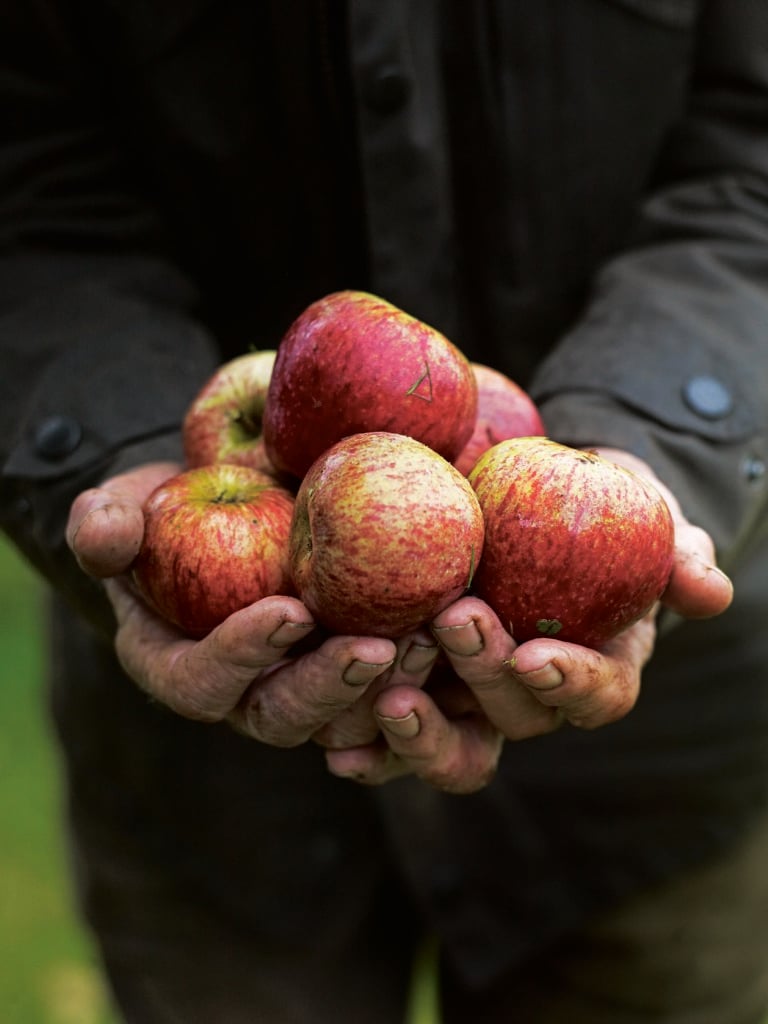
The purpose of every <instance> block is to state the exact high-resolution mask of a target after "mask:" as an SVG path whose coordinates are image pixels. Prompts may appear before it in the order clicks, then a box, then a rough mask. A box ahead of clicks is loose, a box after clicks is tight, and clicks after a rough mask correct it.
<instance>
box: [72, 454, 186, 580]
mask: <svg viewBox="0 0 768 1024" xmlns="http://www.w3.org/2000/svg"><path fill="white" fill-rule="evenodd" d="M179 471H180V467H179V466H178V465H177V464H176V463H172V462H156V463H149V464H147V465H145V466H141V467H139V468H137V469H134V470H131V471H129V472H127V473H123V474H121V475H120V476H116V477H112V478H111V479H110V480H106V481H105V482H104V483H103V484H101V485H100V486H99V487H93V488H90V489H89V490H87V491H83V492H82V494H80V495H78V497H77V498H75V500H74V502H73V503H72V507H71V509H70V512H69V519H68V522H67V528H66V539H67V544H68V545H69V547H70V548H71V550H72V552H73V554H74V555H75V558H76V559H77V561H78V564H79V565H80V568H81V569H83V571H84V572H86V573H88V575H89V576H96V577H99V578H105V577H108V576H116V575H118V574H119V573H122V572H125V571H126V569H127V568H128V567H129V566H130V564H131V562H132V561H133V559H134V558H135V557H136V555H137V554H138V551H139V548H140V547H141V541H142V538H143V536H144V515H143V513H142V506H143V504H144V502H145V500H146V499H147V497H148V496H149V495H150V494H151V493H152V491H153V490H154V489H155V487H157V486H159V484H161V483H162V482H163V481H164V480H167V479H168V478H169V477H171V476H173V475H174V474H175V473H177V472H179Z"/></svg>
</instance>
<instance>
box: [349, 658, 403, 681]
mask: <svg viewBox="0 0 768 1024" xmlns="http://www.w3.org/2000/svg"><path fill="white" fill-rule="evenodd" d="M391 666H392V662H391V661H385V662H382V663H376V662H370V661H353V662H352V663H351V664H350V665H348V666H347V668H346V670H345V671H344V673H343V675H342V677H341V678H342V679H343V680H344V682H345V683H346V684H347V686H365V685H366V683H370V682H371V680H373V679H375V678H376V677H377V676H380V675H381V673H382V672H386V670H387V669H388V668H391Z"/></svg>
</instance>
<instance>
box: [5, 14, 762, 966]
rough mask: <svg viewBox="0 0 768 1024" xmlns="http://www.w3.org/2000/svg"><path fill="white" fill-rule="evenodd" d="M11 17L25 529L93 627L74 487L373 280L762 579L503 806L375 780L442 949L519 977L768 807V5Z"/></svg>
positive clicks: (9, 455)
mask: <svg viewBox="0 0 768 1024" xmlns="http://www.w3.org/2000/svg"><path fill="white" fill-rule="evenodd" d="M1 6H2V8H3V13H2V25H3V30H2V33H0V338H1V342H0V344H2V373H1V374H0V466H1V467H2V480H1V481H0V488H1V489H0V499H1V501H0V517H1V518H0V522H2V526H3V528H4V530H5V531H6V532H7V533H8V534H9V535H10V536H11V537H12V538H13V539H14V541H15V542H16V543H17V544H18V545H19V547H20V548H21V549H22V550H23V551H25V552H26V553H27V555H28V556H29V557H30V558H31V559H32V560H33V561H34V562H35V563H36V564H37V565H38V566H39V567H40V568H41V570H42V571H43V572H44V573H45V574H46V575H47V576H48V577H49V578H50V579H51V581H52V582H53V584H54V586H55V587H56V589H57V590H59V591H61V592H66V593H68V594H69V596H70V597H72V598H74V600H75V603H76V605H77V606H79V607H80V608H81V609H83V610H84V611H85V612H86V614H88V615H90V616H91V617H92V618H95V619H98V620H99V621H103V615H102V612H103V608H104V606H103V603H102V602H101V597H100V593H99V590H98V588H97V587H96V586H94V585H92V584H90V583H88V582H87V581H85V580H84V578H83V577H82V576H81V575H80V574H79V573H78V572H77V570H76V569H75V567H74V566H73V564H72V560H71V558H69V556H68V554H67V552H66V549H65V547H64V545H63V542H62V530H63V524H64V521H65V518H66V513H67V508H68V505H69V503H70V501H71V499H72V498H73V497H74V495H75V494H76V493H78V491H79V490H80V489H82V487H84V486H86V485H87V484H89V483H91V482H93V481H95V480H97V479H99V478H100V477H101V476H103V475H104V474H105V473H107V472H110V471H113V470H114V469H115V468H119V467H124V466H127V465H131V464H135V463H138V462H141V461H143V460H144V459H146V458H150V457H153V456H155V455H157V454H161V453H162V454H165V453H166V452H172V451H175V450H177V444H178V436H177V431H178V424H179V420H180V417H181V415H182V412H183V410H184V408H185V407H186V404H187V403H188V401H189V400H190V398H191V396H192V395H193V394H194V392H195V391H196V389H197V388H198V386H199V385H200V384H201V383H202V381H203V379H204V378H205V376H206V375H207V373H208V372H209V371H210V370H211V369H212V368H213V367H214V366H215V365H216V364H217V363H218V362H221V361H222V360H224V359H225V358H228V357H230V356H232V355H234V354H237V353H240V352H242V351H245V350H246V349H247V348H248V347H250V346H254V345H255V346H258V347H273V346H275V345H276V344H277V343H278V341H279V338H280V335H281V333H282V331H283V330H285V328H286V327H287V326H288V324H289V322H290V320H291V319H292V317H293V316H295V315H296V314H297V313H298V312H299V311H300V310H301V309H302V308H303V307H304V306H305V305H306V304H308V303H309V302H310V301H312V300H313V299H315V298H318V297H320V296H321V295H323V294H325V293H326V292H328V291H331V290H335V289H337V288H340V287H353V288H355V287H361V288H367V289H369V290H373V291H376V292H378V293H379V294H381V295H383V296H384V297H386V298H388V299H390V300H391V301H393V302H395V303H397V304H399V305H401V306H402V307H403V308H405V309H407V310H408V311H409V312H412V313H414V314H415V315H418V316H420V317H422V318H423V319H426V320H428V321H430V322H432V323H433V324H435V325H436V326H438V327H439V328H441V329H442V330H443V331H444V332H445V333H447V334H448V335H449V336H450V337H451V338H452V339H453V340H454V341H455V342H456V343H457V344H459V345H460V346H461V347H462V348H463V349H464V350H465V351H466V352H467V354H468V355H470V356H471V357H472V358H475V359H477V360H480V361H482V362H486V363H490V364H493V365H495V366H497V367H499V368H501V369H503V370H505V371H506V372H507V373H509V374H510V375H511V376H513V377H514V378H515V379H516V380H518V381H519V382H520V383H521V384H524V385H525V386H527V387H529V388H530V389H531V391H532V393H533V394H534V396H535V397H536V398H537V399H538V400H539V402H540V403H541V407H542V412H543V415H544V418H545V422H546V424H547V426H548V429H549V432H550V433H551V434H552V435H553V436H555V437H557V438H560V439H563V440H566V441H569V442H571V443H575V444H586V445H589V444H595V443H603V444H613V445H616V446H621V447H627V448H630V449H632V450H633V451H635V452H636V453H637V454H639V455H640V456H642V457H643V458H646V459H647V460H648V461H649V462H650V463H651V464H653V465H654V466H655V467H656V469H657V472H658V473H659V475H660V476H661V477H662V478H663V479H665V480H666V481H667V482H668V483H669V484H670V486H671V487H672V489H673V490H674V491H675V492H676V493H677V494H678V495H679V497H680V498H681V500H682V502H683V505H684V508H685V510H686V512H687V514H688V516H689V517H690V518H691V519H692V520H694V521H695V522H698V523H700V524H701V525H702V526H704V527H705V528H706V529H707V530H709V531H710V532H711V533H712V535H713V537H714V538H715V540H716V543H717V546H718V551H719V556H720V558H721V561H722V564H723V565H724V567H725V568H726V569H727V570H728V571H729V572H731V573H732V574H733V576H734V579H735V582H736V588H737V600H736V602H735V604H734V607H733V608H732V610H731V611H730V612H729V613H727V614H726V615H725V616H723V617H722V619H721V620H718V621H717V622H716V623H710V624H706V625H701V624H693V625H680V624H675V623H669V624H668V625H669V629H668V631H667V636H666V639H665V640H664V641H663V642H662V643H660V645H659V650H658V654H657V657H656V659H655V661H654V664H653V666H652V667H651V669H649V672H648V676H647V681H646V683H645V685H644V690H643V695H642V697H641V701H640V704H639V706H638V708H637V709H636V710H635V711H634V712H633V713H632V714H631V715H630V716H629V717H628V719H626V720H625V721H624V722H622V723H619V724H617V725H616V726H611V727H608V728H606V729H604V730H601V731H600V732H599V733H595V734H590V735H585V734H581V733H576V732H575V731H565V732H563V733H561V734H558V735H557V736H554V737H548V738H547V739H546V740H541V741H530V742H528V743H525V744H520V745H518V746H517V747H514V748H513V747H512V746H511V745H508V749H507V753H506V755H505V761H504V764H503V766H502V770H501V772H500V775H499V779H498V780H497V782H496V783H494V785H493V786H492V787H491V788H490V789H489V790H488V791H487V792H486V793H485V794H482V795H480V796H478V797H477V798H472V799H470V800H467V801H458V802H457V801H455V800H451V799H449V798H445V797H443V796H440V795H438V794H432V793H427V792H425V791H423V790H422V789H420V788H419V787H409V786H408V785H405V786H402V787H400V786H398V787H394V788H393V789H392V791H391V793H394V794H395V796H392V795H391V794H390V795H386V794H383V795H381V799H382V801H383V803H384V804H387V803H388V802H389V803H390V805H391V804H392V803H393V801H396V807H397V813H393V828H394V831H395V835H396V837H397V839H396V841H397V843H398V845H399V846H400V847H402V855H403V862H404V864H405V867H406V870H407V871H408V872H410V874H411V877H412V878H413V879H414V882H415V885H416V887H417V888H418V889H419V891H421V892H429V893H431V895H430V896H429V897H425V899H426V903H427V905H428V908H429V911H430V913H434V914H435V915H437V920H438V921H439V922H440V927H441V929H442V931H443V933H444V935H445V936H446V938H447V940H448V941H449V942H450V943H452V944H453V946H454V948H455V949H456V950H458V951H460V952H461V953H462V954H465V955H466V962H467V964H468V965H469V967H468V970H470V971H472V970H475V971H476V972H479V973H482V971H483V970H486V969H487V970H489V971H492V970H494V969H495V966H497V965H498V964H497V961H498V962H499V963H500V962H501V961H504V960H505V959H506V958H514V957H516V956H518V955H521V954H522V953H523V952H524V951H525V950H527V949H528V948H529V947H531V946H534V945H535V944H536V943H537V942H539V941H540V940H543V938H545V937H546V936H547V935H549V934H550V933H553V934H554V933H558V932H559V931H561V930H562V929H563V928H565V927H567V926H569V925H570V924H572V923H573V922H574V921H576V920H578V918H579V916H580V915H581V914H583V913H588V912H590V911H591V909H592V908H593V907H594V906H595V905H597V904H599V903H601V902H603V901H605V900H606V899H610V898H615V897H616V896H617V895H619V894H621V893H623V892H625V891H627V890H628V889H630V888H632V887H633V886H636V885H637V884H640V883H641V882H642V881H644V880H645V879H647V878H651V877H656V876H658V875H659V874H661V873H664V872H666V871H668V870H671V869H674V868H675V867H677V866H678V865H680V864H681V863H683V862H684V861H687V860H690V859H692V858H696V857H700V856H702V855H704V854H705V853H706V852H707V851H708V850H709V849H711V848H712V847H713V845H714V844H715V843H716V842H720V841H724V840H726V839H728V838H729V837H730V836H731V835H732V834H733V833H734V832H735V831H736V829H738V828H741V827H742V825H743V823H744V822H745V821H747V820H748V819H749V817H750V816H751V815H752V814H753V813H754V812H755V810H756V809H757V808H759V807H761V806H763V805H764V802H765V799H766V796H767V795H768V775H767V774H766V772H768V699H767V698H766V696H765V695H766V693H768V670H767V669H766V665H767V664H768V657H766V655H767V654H768V651H766V645H767V644H768V640H766V632H768V631H766V628H765V627H766V621H767V619H768V530H767V527H766V515H765V511H766V486H767V482H766V474H765V462H766V458H767V457H768V5H766V4H764V3H762V2H759V0H553V2H550V3H541V4H526V3H523V2H522V0H507V2H505V0H487V2H477V3H463V2H458V0H456V2H447V0H445V2H438V0H418V2H411V3H408V2H405V0H392V2H386V3H382V2H380V0H349V2H348V3H347V4H346V5H344V4H342V3H334V2H333V0H326V2H322V0H304V2H301V0H274V2H270V3H250V2H244V0H243V2H238V0H215V2H214V0H155V2H148V0H141V2H136V0H132V2H128V0H103V2H99V3H95V2H93V0H70V2H65V0H28V2H25V3H12V2H10V0H4V2H3V3H2V5H1ZM345 8H346V12H345ZM342 15H345V17H343V16H342ZM673 626H674V627H675V628H672V627H673ZM107 628H108V627H107ZM71 700H72V702H73V706H74V705H75V704H76V694H75V693H74V691H73V694H72V696H71ZM85 727H86V726H85V725H84V726H83V728H85ZM197 728H199V727H197ZM403 829H405V830H406V832H405V833H404V832H403ZM405 834H407V835H409V836H410V837H411V838H412V839H413V841H409V842H406V841H405V840H404V838H403V836H404V835H405ZM414 837H415V838H414ZM437 862H439V864H440V865H442V869H441V870H437V868H436V866H435V865H436V863H437ZM501 864H503V865H504V872H502V875H503V878H501V880H500V877H499V875H500V872H499V865H501ZM491 877H493V879H494V885H495V886H496V887H497V886H498V885H499V884H501V894H499V892H498V891H497V889H496V888H492V887H491V885H490V881H489V879H490V878H491ZM432 878H438V883H436V884H431V883H430V884H427V881H425V880H428V879H432ZM504 879H506V881H504ZM521 879H525V884H523V885H521V884H520V881H521ZM446 893H448V895H447V896H446ZM462 894H464V895H462ZM462 899H464V901H465V903H466V906H465V905H464V904H463V903H462ZM480 965H482V966H480Z"/></svg>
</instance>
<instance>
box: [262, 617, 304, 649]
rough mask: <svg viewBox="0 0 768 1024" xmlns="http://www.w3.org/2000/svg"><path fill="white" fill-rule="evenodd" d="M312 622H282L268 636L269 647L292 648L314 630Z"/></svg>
mask: <svg viewBox="0 0 768 1024" xmlns="http://www.w3.org/2000/svg"><path fill="white" fill-rule="evenodd" d="M314 626H315V624H314V622H283V623H281V624H280V625H279V626H278V627H277V629H276V630H275V631H274V632H273V633H271V634H270V635H269V638H268V640H267V643H268V644H269V646H270V647H281V648H282V647H292V646H293V645H294V644H295V643H298V642H299V640H301V639H302V638H303V637H305V636H306V635H307V633H308V632H309V631H310V630H311V629H314Z"/></svg>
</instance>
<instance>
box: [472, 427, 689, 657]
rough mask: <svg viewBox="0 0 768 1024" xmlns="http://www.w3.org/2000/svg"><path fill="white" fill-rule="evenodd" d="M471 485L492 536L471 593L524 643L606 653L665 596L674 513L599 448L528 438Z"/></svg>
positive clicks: (506, 444) (495, 457)
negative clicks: (554, 642) (540, 640)
mask: <svg viewBox="0 0 768 1024" xmlns="http://www.w3.org/2000/svg"><path fill="white" fill-rule="evenodd" d="M468 479H469V482H470V483H471V484H472V486H473V487H474V489H475V492H476V494H477V497H478V500H479V502H480V507H481V508H482V510H483V516H484V518H485V531H486V537H485V548H484V554H483V560H482V562H481V563H480V565H479V567H478V570H477V573H476V574H475V580H474V584H473V589H474V591H475V594H476V595H477V596H478V597H480V598H482V599H483V600H484V601H485V602H486V603H487V604H489V605H490V606H491V608H493V610H494V611H495V612H496V614H497V615H498V616H499V618H500V619H501V621H502V622H503V623H504V624H505V625H508V626H509V628H510V630H511V632H512V634H513V636H514V637H515V639H516V640H517V641H519V642H523V641H525V640H531V639H533V638H534V637H541V636H557V637H558V639H561V640H568V641H572V642H574V643H578V644H582V645H583V646H586V647H595V648H597V647H601V646H602V645H603V644H604V643H605V642H606V641H607V640H609V639H611V637H613V636H616V635H617V634H618V633H620V632H621V631H622V630H623V629H625V628H626V627H627V626H629V625H631V624H632V623H633V622H635V621H636V620H637V619H639V618H641V617H642V616H643V615H644V614H645V613H646V612H648V611H649V610H650V609H651V608H652V607H653V605H654V603H655V602H656V601H657V600H658V598H659V597H660V596H661V594H662V592H663V591H664V589H665V587H666V585H667V582H668V580H669V576H670V573H671V570H672V559H673V549H674V526H673V523H672V516H671V515H670V512H669V509H668V507H667V504H666V502H665V501H664V499H663V498H662V496H661V494H660V493H659V492H658V491H657V489H656V488H655V487H653V485H652V484H651V483H650V482H649V481H647V480H645V479H643V478H642V477H640V476H638V475H637V474H635V473H632V472H631V471H630V470H628V469H625V468H623V467H622V466H618V465H617V464H616V463H614V462H610V461H609V460H608V459H605V458H602V457H601V456H599V455H598V454H596V453H595V452H589V451H581V450H577V449H575V448H570V447H568V446H566V445H561V444H557V443H556V442H554V441H551V440H548V439H547V438H542V437H522V438H513V439H509V440H506V441H501V442H500V443H499V444H497V445H494V447H493V448H491V449H489V450H488V451H487V452H486V453H485V454H484V455H482V456H481V457H480V459H479V461H478V463H477V464H476V466H475V467H474V469H473V470H472V471H471V473H470V474H469V478H468Z"/></svg>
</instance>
